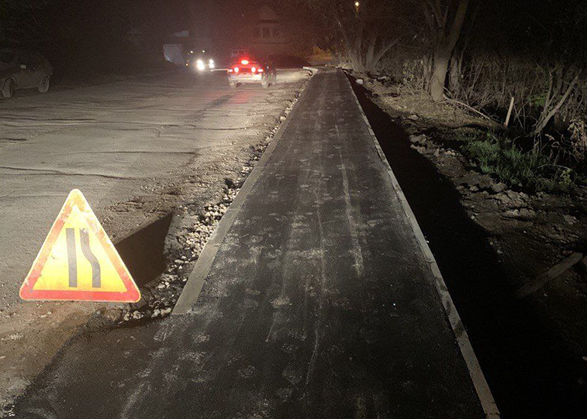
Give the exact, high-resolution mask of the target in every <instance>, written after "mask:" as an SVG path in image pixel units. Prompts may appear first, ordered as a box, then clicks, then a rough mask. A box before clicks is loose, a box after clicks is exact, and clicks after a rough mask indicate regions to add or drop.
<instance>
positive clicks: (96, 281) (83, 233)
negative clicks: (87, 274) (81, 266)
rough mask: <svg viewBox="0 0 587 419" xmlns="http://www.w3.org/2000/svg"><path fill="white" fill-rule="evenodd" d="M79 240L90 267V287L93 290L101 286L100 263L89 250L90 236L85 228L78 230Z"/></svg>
mask: <svg viewBox="0 0 587 419" xmlns="http://www.w3.org/2000/svg"><path fill="white" fill-rule="evenodd" d="M79 233H80V240H81V245H82V253H83V254H84V256H85V257H86V259H87V260H88V262H90V265H92V287H93V288H100V287H101V286H102V280H101V278H100V262H99V261H98V258H97V257H96V255H94V253H92V249H90V235H89V234H88V230H86V229H85V228H82V229H80V232H79Z"/></svg>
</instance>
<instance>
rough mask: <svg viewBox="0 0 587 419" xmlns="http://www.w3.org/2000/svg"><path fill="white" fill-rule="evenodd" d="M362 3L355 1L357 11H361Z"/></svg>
mask: <svg viewBox="0 0 587 419" xmlns="http://www.w3.org/2000/svg"><path fill="white" fill-rule="evenodd" d="M360 5H361V3H359V2H358V1H356V2H355V10H356V11H357V13H359V6H360Z"/></svg>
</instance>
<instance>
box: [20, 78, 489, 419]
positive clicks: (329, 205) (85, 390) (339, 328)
mask: <svg viewBox="0 0 587 419" xmlns="http://www.w3.org/2000/svg"><path fill="white" fill-rule="evenodd" d="M273 147H274V148H273ZM247 189H248V193H247ZM245 193H246V195H245ZM402 199H403V197H402V195H401V193H399V192H398V190H397V188H395V187H394V185H393V183H392V180H391V177H390V174H389V172H388V170H387V167H386V166H385V165H384V163H383V162H382V160H381V159H380V156H379V154H378V152H377V149H376V147H375V142H374V141H373V138H372V136H371V134H370V132H369V129H368V126H367V125H366V124H365V121H364V119H363V116H362V114H361V112H360V109H359V107H358V105H357V104H356V102H355V98H354V96H353V93H352V91H351V89H350V86H349V85H348V82H347V80H346V79H345V77H344V75H343V74H342V73H341V72H340V71H338V72H337V71H335V70H330V71H323V72H320V73H319V74H318V75H316V76H314V78H313V79H312V81H311V82H310V85H309V87H308V88H307V90H306V91H305V93H304V94H303V96H302V98H301V99H300V101H299V102H298V103H297V105H296V107H295V108H294V111H293V112H292V114H291V116H290V118H289V119H288V120H287V121H286V124H285V126H284V128H283V131H282V132H281V134H280V135H278V139H277V140H276V141H275V142H274V143H273V145H272V148H271V150H269V154H266V155H265V156H264V158H263V160H262V161H261V162H260V164H259V166H257V167H256V168H255V171H254V172H253V174H251V177H250V178H249V180H248V181H247V184H246V185H245V188H243V195H240V196H239V197H238V198H237V201H235V203H233V205H235V209H234V213H233V215H232V216H228V217H227V216H225V218H224V219H223V221H222V223H225V224H226V223H229V225H224V226H223V227H222V228H221V227H219V232H220V233H219V234H220V235H221V237H220V239H221V240H219V245H218V246H217V248H214V246H210V247H207V249H206V250H205V252H208V256H210V254H212V255H213V256H214V259H213V262H212V263H211V266H210V267H209V269H208V268H206V267H204V268H202V265H198V266H197V267H196V271H198V270H201V269H204V271H205V272H203V273H204V274H205V275H204V276H205V282H204V283H203V288H202V291H201V293H198V292H197V290H198V287H197V286H194V283H193V281H198V278H199V277H200V276H201V275H199V274H202V272H196V271H195V272H194V273H193V275H192V277H191V278H190V285H189V286H188V287H186V290H184V293H187V294H185V295H184V296H182V300H181V305H182V307H183V308H182V309H181V310H179V311H187V314H184V315H175V316H172V317H171V318H168V319H166V320H164V321H162V322H158V323H150V324H147V325H143V326H140V327H135V328H124V329H115V330H111V331H102V332H97V333H93V334H90V335H85V336H81V337H79V338H78V339H76V340H74V341H73V342H71V343H70V344H69V345H68V346H67V347H65V348H64V349H63V350H62V351H61V353H60V355H59V356H58V357H57V359H56V360H55V361H54V362H53V364H52V365H51V366H50V367H49V368H47V369H46V371H45V372H44V373H43V374H42V376H41V377H39V379H38V380H37V381H36V382H35V383H34V385H33V386H32V387H31V388H29V390H28V391H27V393H26V394H25V395H24V396H23V397H21V398H20V399H19V401H18V402H17V404H16V406H15V410H14V412H15V414H16V416H17V417H27V418H29V417H30V418H36V417H38V418H60V419H64V418H76V419H77V418H82V417H83V418H107V417H111V418H337V419H338V418H351V417H352V418H375V417H377V418H396V419H397V418H439V419H449V418H459V419H462V418H468V419H473V418H482V417H485V416H486V415H485V414H484V412H483V408H482V404H483V405H484V407H485V408H487V406H490V405H491V403H492V400H491V397H490V396H491V395H490V394H488V393H485V394H483V395H480V394H479V393H478V391H479V384H480V383H479V375H478V371H477V372H475V371H473V372H471V371H470V370H469V369H468V368H467V363H466V361H467V362H469V366H470V365H471V363H470V362H471V353H467V354H466V355H465V357H463V355H462V353H461V350H460V349H459V345H457V340H456V338H455V333H454V332H453V329H452V328H451V322H449V318H448V317H447V314H446V311H445V306H444V305H443V301H442V300H441V295H442V292H439V288H437V286H436V285H435V281H436V279H435V276H434V272H433V270H432V269H431V268H430V266H431V265H430V262H431V261H430V260H427V259H426V257H425V253H423V250H422V245H421V242H419V240H421V238H418V237H417V233H416V231H415V230H414V226H413V223H412V220H410V219H409V214H408V213H407V212H406V209H405V206H404V204H403V202H402ZM227 214H228V213H227ZM222 223H221V226H222ZM222 231H225V233H223V232H222ZM196 285H197V284H196ZM198 294H199V295H198ZM442 298H446V295H444V296H443V297H442ZM450 314H451V316H453V320H454V313H450ZM457 334H458V335H459V336H460V337H462V330H461V331H459V332H458V333H457ZM465 352H466V351H465ZM482 381H483V380H482ZM474 383H475V385H476V386H477V387H475V386H474ZM481 384H484V381H483V383H481ZM492 417H496V416H492Z"/></svg>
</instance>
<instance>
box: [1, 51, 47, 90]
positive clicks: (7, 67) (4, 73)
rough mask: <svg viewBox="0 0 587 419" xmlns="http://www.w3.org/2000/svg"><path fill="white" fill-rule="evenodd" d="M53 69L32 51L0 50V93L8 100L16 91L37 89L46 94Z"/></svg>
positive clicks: (39, 55)
mask: <svg viewBox="0 0 587 419" xmlns="http://www.w3.org/2000/svg"><path fill="white" fill-rule="evenodd" d="M52 75H53V67H51V64H49V61H47V60H46V59H45V58H44V57H43V56H42V55H41V54H39V53H38V52H34V51H21V50H14V49H0V89H1V90H0V92H1V93H2V97H4V98H10V97H12V94H13V93H14V91H15V90H17V89H33V88H37V89H38V90H39V92H41V93H46V92H47V91H48V90H49V86H50V84H51V76H52Z"/></svg>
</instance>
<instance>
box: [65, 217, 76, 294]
mask: <svg viewBox="0 0 587 419" xmlns="http://www.w3.org/2000/svg"><path fill="white" fill-rule="evenodd" d="M65 237H66V240H67V266H68V267H69V287H70V288H75V287H77V250H76V248H75V229H73V228H66V229H65Z"/></svg>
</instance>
